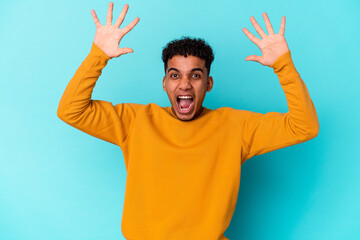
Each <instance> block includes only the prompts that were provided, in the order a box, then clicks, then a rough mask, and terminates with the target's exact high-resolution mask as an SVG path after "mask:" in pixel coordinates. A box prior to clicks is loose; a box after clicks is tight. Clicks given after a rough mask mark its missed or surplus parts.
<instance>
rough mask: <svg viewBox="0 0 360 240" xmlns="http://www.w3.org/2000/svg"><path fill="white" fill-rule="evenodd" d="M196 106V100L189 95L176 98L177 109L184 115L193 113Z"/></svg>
mask: <svg viewBox="0 0 360 240" xmlns="http://www.w3.org/2000/svg"><path fill="white" fill-rule="evenodd" d="M193 106H194V98H193V97H192V96H189V95H186V96H185V95H180V96H178V97H177V98H176V107H177V109H178V111H179V112H180V113H182V114H186V113H189V112H191V110H192V109H193Z"/></svg>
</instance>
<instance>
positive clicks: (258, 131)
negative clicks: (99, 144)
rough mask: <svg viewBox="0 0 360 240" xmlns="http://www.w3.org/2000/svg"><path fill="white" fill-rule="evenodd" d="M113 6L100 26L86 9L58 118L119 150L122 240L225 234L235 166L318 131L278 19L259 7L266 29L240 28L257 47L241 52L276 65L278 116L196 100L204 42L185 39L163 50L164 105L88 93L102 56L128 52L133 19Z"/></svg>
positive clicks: (204, 69)
mask: <svg viewBox="0 0 360 240" xmlns="http://www.w3.org/2000/svg"><path fill="white" fill-rule="evenodd" d="M112 10H113V3H110V5H109V9H108V14H107V20H106V25H101V24H100V22H99V20H98V18H97V16H96V14H95V11H92V15H93V18H94V22H95V25H96V34H95V39H94V42H93V45H92V48H91V51H90V53H89V55H88V56H87V57H86V59H85V60H84V61H83V62H82V64H81V66H80V67H79V68H78V70H77V71H76V73H75V75H74V77H73V78H72V79H71V81H70V82H69V84H68V86H67V88H66V90H65V92H64V95H63V96H62V98H61V101H60V104H59V108H58V116H59V118H60V119H62V120H63V121H65V122H66V123H68V124H69V125H71V126H73V127H76V128H78V129H80V130H81V131H84V132H86V133H88V134H90V135H92V136H95V137H97V138H100V139H103V140H105V141H108V142H111V143H113V144H116V145H118V146H119V147H120V148H121V149H122V151H123V154H124V159H125V166H126V170H127V180H126V191H125V202H124V208H123V216H122V224H121V229H122V233H123V235H124V237H125V238H126V239H132V240H144V239H147V240H151V239H157V240H172V239H189V240H191V239H204V240H211V239H214V240H218V239H227V238H226V237H225V236H224V232H225V231H226V229H227V227H228V226H229V223H230V220H231V218H232V215H233V213H234V210H235V206H236V201H237V195H238V190H239V184H240V173H241V164H242V163H244V162H245V161H246V160H247V159H249V158H251V157H253V156H254V155H259V154H264V153H266V152H270V151H274V150H276V149H280V148H284V147H287V146H291V145H294V144H298V143H302V142H304V141H307V140H310V139H312V138H314V137H315V136H316V135H317V134H318V131H319V122H318V119H317V114H316V111H315V108H314V105H313V103H312V101H311V99H310V96H309V93H308V91H307V88H306V86H305V84H304V82H303V81H302V79H301V78H300V75H299V73H298V72H297V71H296V69H295V67H294V64H293V62H292V59H291V55H290V51H289V49H288V46H287V43H286V41H285V38H284V31H285V17H283V18H282V21H281V27H280V31H279V33H278V34H275V33H274V31H273V29H272V27H271V24H270V21H269V19H268V17H267V15H266V14H265V13H264V14H263V17H264V19H265V23H266V27H267V30H268V33H269V35H267V34H265V33H264V31H263V30H262V29H261V28H260V26H259V25H258V23H257V22H256V21H255V19H254V18H253V17H251V18H250V20H251V22H252V24H253V26H254V27H255V29H256V31H257V32H258V33H259V35H260V36H261V38H262V39H258V38H256V37H255V36H254V35H252V34H251V33H250V32H249V31H248V30H247V29H245V28H244V29H243V31H244V33H245V34H246V36H248V37H249V38H250V40H251V41H252V42H254V43H255V44H256V45H257V46H258V47H259V48H260V49H261V51H262V53H263V55H262V56H254V55H251V56H248V57H247V58H246V59H245V60H250V61H257V62H259V63H261V64H262V65H265V66H269V67H271V68H273V69H274V72H275V73H276V74H277V76H278V78H279V82H280V84H281V86H282V88H283V90H284V92H285V95H286V99H287V103H288V107H289V111H288V112H287V113H285V114H284V113H278V112H269V113H266V114H262V113H255V112H251V111H245V110H236V109H233V108H229V107H223V108H219V109H215V110H211V109H207V108H204V107H203V106H202V103H203V100H204V98H205V95H206V92H208V91H210V90H211V88H212V86H213V79H212V77H211V76H210V75H209V73H210V65H211V62H212V61H213V58H214V57H213V53H212V50H211V48H210V46H208V45H207V44H206V43H205V42H204V41H203V40H201V39H190V38H184V39H180V40H175V41H172V42H170V43H169V44H168V45H167V46H166V48H165V49H164V50H163V60H164V65H165V76H164V78H163V87H164V91H166V93H167V94H168V97H169V100H170V102H171V107H160V106H158V105H156V104H152V103H150V104H147V105H141V104H133V103H120V104H116V105H113V104H112V103H110V102H106V101H101V100H91V99H90V98H91V94H92V91H93V88H94V86H95V83H96V81H97V79H98V78H99V76H100V75H101V71H102V69H103V68H104V67H105V66H106V64H107V62H108V61H109V60H110V59H112V58H114V57H119V56H120V55H122V54H126V53H130V52H132V49H130V48H119V42H120V40H121V38H122V37H123V36H124V35H125V34H126V33H128V32H129V31H130V30H131V29H132V28H133V27H134V26H135V25H136V24H137V22H138V21H139V18H136V19H135V20H134V21H132V22H131V23H130V24H129V25H128V26H127V27H125V28H123V29H119V27H120V25H121V23H122V22H123V19H124V17H125V15H126V12H127V10H128V5H125V7H124V9H123V10H122V12H121V13H120V16H119V18H118V19H117V21H116V23H115V24H114V25H112V23H111V22H112Z"/></svg>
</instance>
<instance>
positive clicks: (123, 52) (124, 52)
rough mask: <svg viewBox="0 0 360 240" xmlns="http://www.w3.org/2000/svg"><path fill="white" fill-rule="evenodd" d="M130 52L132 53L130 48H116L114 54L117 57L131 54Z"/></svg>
mask: <svg viewBox="0 0 360 240" xmlns="http://www.w3.org/2000/svg"><path fill="white" fill-rule="evenodd" d="M132 52H134V50H132V49H131V48H118V50H117V52H116V53H117V55H118V56H120V55H123V54H127V53H132Z"/></svg>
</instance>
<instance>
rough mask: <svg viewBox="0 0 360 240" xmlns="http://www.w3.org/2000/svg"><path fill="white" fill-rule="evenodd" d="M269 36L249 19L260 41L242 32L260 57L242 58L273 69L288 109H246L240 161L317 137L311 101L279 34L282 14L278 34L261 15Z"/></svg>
mask: <svg viewBox="0 0 360 240" xmlns="http://www.w3.org/2000/svg"><path fill="white" fill-rule="evenodd" d="M264 19H265V22H266V26H267V28H268V32H269V35H266V34H265V33H264V32H263V31H262V30H261V28H260V27H259V25H258V24H257V23H256V21H255V19H251V20H252V22H253V25H254V26H255V28H256V29H257V31H258V32H259V34H260V36H262V37H263V39H262V40H259V39H257V38H256V37H254V36H253V35H252V34H251V33H249V32H248V31H247V30H246V29H245V31H244V32H245V34H246V35H247V36H248V37H249V38H250V40H251V41H253V42H254V43H255V44H257V45H258V46H259V47H260V49H261V51H262V53H263V56H254V55H252V56H249V57H247V58H246V60H253V61H257V62H260V63H261V64H263V65H266V66H269V67H271V68H273V69H274V72H275V73H276V74H277V76H278V78H279V83H280V84H281V87H282V88H283V90H284V93H285V96H286V100H287V105H288V108H289V111H288V112H287V113H278V112H269V113H266V114H261V113H254V112H249V114H248V117H247V119H246V121H245V122H244V123H243V125H242V126H241V127H242V128H243V129H244V130H243V141H244V142H245V143H246V144H247V147H248V154H247V156H246V158H245V159H243V161H245V160H247V159H249V158H251V157H253V156H254V155H260V154H264V153H266V152H270V151H274V150H276V149H280V148H284V147H287V146H291V145H294V144H298V143H301V142H305V141H308V140H310V139H312V138H314V137H316V136H317V134H318V132H319V121H318V118H317V114H316V110H315V107H314V104H313V102H312V101H311V98H310V95H309V92H308V90H307V88H306V85H305V83H304V81H303V80H302V79H301V77H300V75H299V73H298V72H297V71H296V69H295V66H294V64H293V61H292V59H291V53H290V50H289V49H288V47H287V44H286V41H285V38H284V36H283V34H284V30H285V17H283V18H282V23H281V27H280V31H279V34H274V32H273V30H272V27H271V24H270V21H269V19H268V18H267V15H266V14H264Z"/></svg>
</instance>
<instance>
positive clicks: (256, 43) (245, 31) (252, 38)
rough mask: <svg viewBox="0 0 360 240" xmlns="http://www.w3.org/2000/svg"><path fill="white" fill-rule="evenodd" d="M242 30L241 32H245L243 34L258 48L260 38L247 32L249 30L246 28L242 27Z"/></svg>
mask: <svg viewBox="0 0 360 240" xmlns="http://www.w3.org/2000/svg"><path fill="white" fill-rule="evenodd" d="M242 30H243V32H244V33H245V35H246V36H247V37H248V38H249V39H250V40H251V41H252V42H253V43H255V45H256V46H258V47H259V48H260V46H259V43H260V41H261V40H260V39H258V38H257V37H255V36H254V35H253V34H252V33H251V32H249V30H247V29H246V28H243V29H242Z"/></svg>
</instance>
